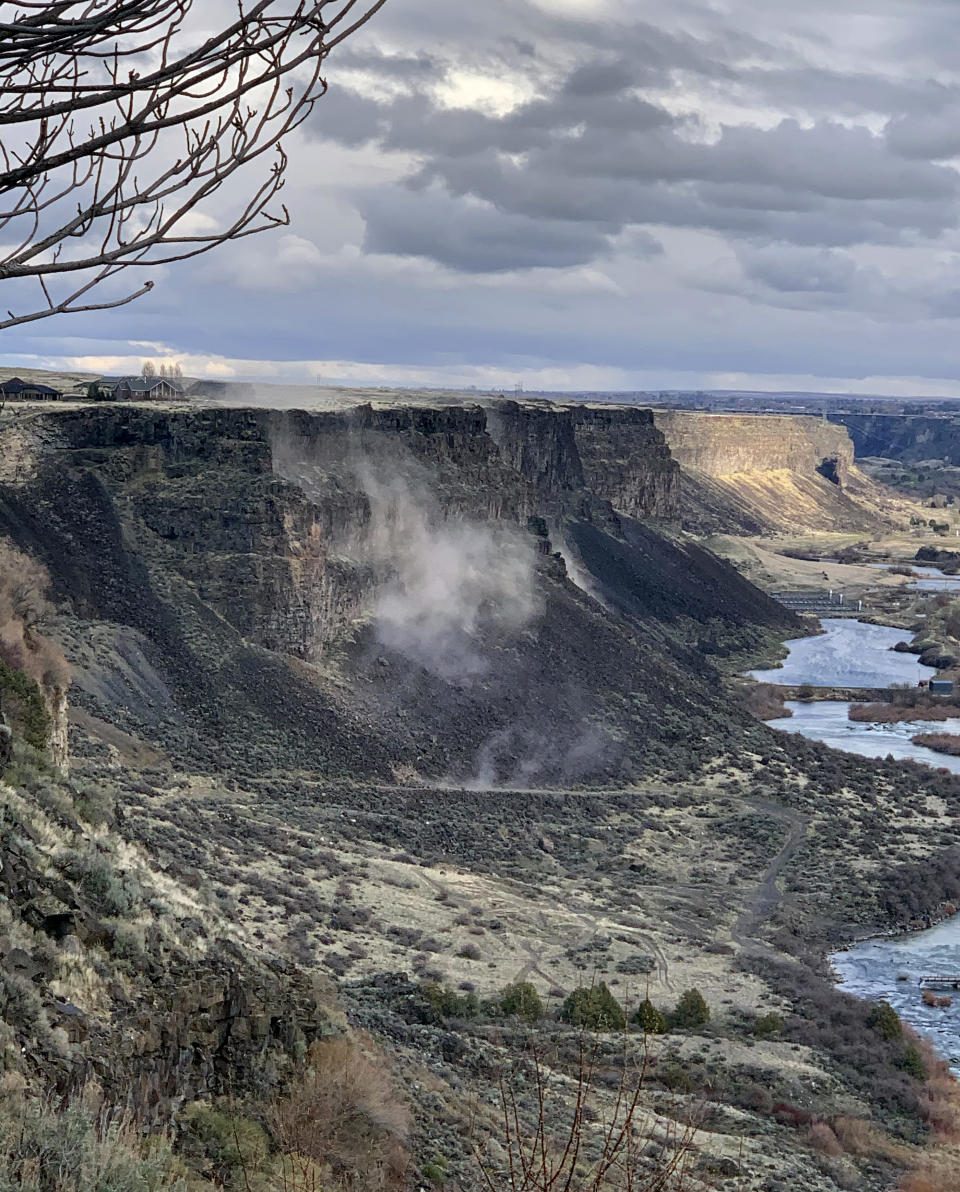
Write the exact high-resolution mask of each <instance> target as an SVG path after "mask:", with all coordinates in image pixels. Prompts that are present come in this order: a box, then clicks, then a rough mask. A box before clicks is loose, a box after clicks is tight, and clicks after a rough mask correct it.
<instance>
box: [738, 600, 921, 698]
mask: <svg viewBox="0 0 960 1192" xmlns="http://www.w3.org/2000/svg"><path fill="white" fill-rule="evenodd" d="M820 624H821V625H822V626H823V629H824V632H823V633H822V634H821V635H820V636H818V637H799V638H792V639H791V640H790V641H788V642H786V643H785V644H786V646H787V648H788V649H789V651H790V653H789V655H788V657H787V658H786V660H785V661H784V663H783V666H782V667H777V668H775V669H771V670H754V671H750V675H751V677H752V678H754V679H757V680H759V681H760V682H761V683H774V684H776V686H777V687H799V686H800V684H801V683H809V684H811V685H812V686H813V687H889V686H891V684H893V683H907V684H909V685H910V686H911V687H916V685H917V683H919V681H920V680H921V679H929V678H931V676H932V675H933V674H934V673H935V672H934V670H933V669H932V668H931V667H929V666H921V665H920V663H919V662H918V661H917V659H916V657H915V656H914V655H913V654H898V653H897V652H896V651H895V650H894V649H893V647H894V646H895V645H896V644H897V642H901V641H903V640H904V638H909V636H910V634H909V633H906V632H905V631H904V630H903V629H891V628H890V627H889V626H888V625H868V624H867V622H866V621H854V620H851V619H849V618H843V617H826V618H824V620H823V621H821V622H820Z"/></svg>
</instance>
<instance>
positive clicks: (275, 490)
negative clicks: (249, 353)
mask: <svg viewBox="0 0 960 1192" xmlns="http://www.w3.org/2000/svg"><path fill="white" fill-rule="evenodd" d="M3 438H4V448H5V450H4V459H5V461H6V463H5V467H4V471H3V474H2V477H0V480H2V484H0V532H2V533H4V534H5V535H7V536H9V537H10V538H11V539H12V540H13V541H14V542H16V543H17V544H18V546H19V547H20V549H22V550H24V551H26V552H28V553H30V554H31V555H33V556H35V557H37V558H39V559H41V560H42V561H43V562H44V563H45V564H46V566H47V567H48V569H49V570H50V573H51V575H52V576H53V580H54V585H55V590H56V595H57V597H58V599H59V601H60V604H61V607H62V608H64V609H65V610H67V611H66V612H65V613H64V615H63V617H62V623H61V625H60V630H59V634H60V636H61V638H62V639H63V643H64V646H65V648H66V649H67V652H68V654H69V656H70V658H71V662H72V664H73V666H74V669H75V675H76V679H75V691H74V702H80V703H83V704H84V705H85V707H86V710H87V712H88V713H89V714H91V715H94V716H98V717H102V718H104V719H106V720H116V719H117V718H120V719H121V720H124V721H126V723H127V727H130V728H132V729H134V730H135V731H137V732H140V731H143V730H144V727H145V726H147V728H149V730H150V731H151V732H152V733H153V734H154V735H155V736H157V737H158V739H160V738H162V739H165V740H167V741H168V742H169V741H171V740H173V741H176V742H178V743H179V747H187V745H189V746H190V748H191V749H192V750H193V752H194V754H201V755H206V756H207V757H209V759H210V761H211V764H213V763H214V761H216V763H217V764H223V760H224V750H223V748H222V743H223V740H224V736H225V735H226V736H227V737H229V740H230V749H229V750H227V754H228V755H229V754H230V751H231V750H232V751H235V752H236V754H237V756H238V757H241V756H248V755H254V754H258V753H259V754H260V755H262V754H263V753H264V751H266V753H267V754H268V755H269V754H271V751H272V753H273V755H275V756H276V757H277V758H283V759H284V760H285V762H289V761H290V758H291V757H295V758H299V759H300V761H301V762H302V763H303V764H309V765H311V766H313V767H316V768H319V769H321V770H329V771H332V772H335V773H346V772H350V771H353V770H359V771H363V772H366V773H375V774H379V775H384V774H389V773H390V772H391V767H394V768H395V767H396V766H397V765H403V766H411V767H413V768H415V769H416V770H417V771H418V772H421V771H422V772H427V773H431V774H433V775H435V776H440V775H443V774H446V773H448V772H451V771H453V772H460V773H463V772H464V769H465V768H467V769H468V770H470V769H472V768H475V767H476V766H477V765H479V764H481V761H480V760H478V759H481V755H482V759H483V762H482V764H484V765H486V759H488V757H489V754H490V748H489V745H490V741H491V739H492V738H496V737H497V734H503V737H502V740H501V739H500V738H497V739H498V740H500V744H499V745H497V747H496V749H495V750H494V753H495V754H496V753H498V752H499V753H502V755H503V757H504V758H507V757H509V756H512V755H515V754H516V752H517V751H518V749H519V750H520V752H523V747H521V746H519V745H518V744H517V742H518V740H523V741H528V742H536V749H537V750H539V751H541V752H542V751H543V748H544V747H543V745H542V740H541V739H542V737H543V732H544V727H545V725H546V724H547V723H550V724H551V735H552V736H555V730H556V728H557V726H558V725H559V726H562V725H564V724H566V725H568V726H569V727H570V728H571V731H573V729H574V727H575V726H579V725H580V721H581V720H582V710H583V707H584V702H585V697H589V698H587V701H586V702H588V703H589V702H590V700H592V699H593V696H594V695H595V694H597V693H598V688H600V687H602V688H603V692H602V694H601V695H600V699H601V702H604V701H607V700H610V699H613V700H614V702H617V701H618V700H619V699H621V698H622V697H621V696H618V695H617V694H616V693H617V692H618V691H620V689H623V693H624V694H625V693H626V691H628V690H629V689H630V686H631V680H630V678H629V674H628V672H625V671H624V670H623V668H622V666H621V662H622V649H623V648H627V649H628V651H629V650H637V649H638V648H639V643H638V642H637V640H636V639H632V640H631V642H630V643H628V644H627V646H626V647H624V645H623V643H622V642H620V641H619V640H618V633H619V631H618V630H617V629H616V628H615V627H614V626H611V625H610V624H608V623H606V622H604V623H603V624H601V623H600V621H601V620H602V618H601V617H600V616H599V614H600V612H601V610H600V609H599V608H598V607H597V606H595V605H591V603H590V601H589V599H588V598H587V597H586V596H585V595H584V593H583V592H582V591H581V590H580V589H578V588H577V587H576V586H575V585H574V584H572V583H571V582H570V580H569V579H568V577H567V574H566V569H565V565H564V562H563V560H562V559H561V558H560V557H559V556H553V555H552V554H551V547H550V542H549V534H550V533H551V532H553V531H556V532H557V539H558V541H560V540H561V539H562V540H563V541H564V542H565V543H566V546H567V552H568V559H569V561H570V563H571V565H572V566H573V567H574V569H575V570H577V569H579V568H580V567H581V563H582V560H580V559H579V558H578V557H577V556H578V554H579V549H580V548H579V546H578V544H579V543H581V542H583V541H585V539H584V538H583V535H581V534H579V533H578V532H577V533H574V532H568V531H570V528H571V527H572V526H575V525H580V524H588V525H590V526H591V527H592V529H593V531H594V533H595V535H596V534H599V535H600V536H601V540H602V541H606V540H607V539H609V540H610V541H611V542H612V541H615V540H616V541H617V542H618V543H619V544H620V548H622V549H623V550H626V551H627V554H628V556H629V558H628V559H627V562H626V566H627V569H628V570H629V568H630V567H632V568H633V570H634V571H635V573H636V574H637V575H641V574H642V575H643V576H645V577H646V584H647V587H645V588H644V591H647V590H649V595H648V596H645V597H643V598H642V599H640V600H639V602H638V600H637V599H636V598H635V597H634V598H632V601H631V604H630V615H631V616H633V617H636V618H642V617H644V616H647V617H650V618H653V620H654V621H657V625H652V627H651V628H647V629H646V630H645V631H646V632H649V633H652V634H659V633H662V624H663V623H667V622H669V623H670V624H671V625H672V626H673V628H672V629H671V641H670V643H669V644H668V645H664V644H663V643H661V644H660V645H659V646H658V648H657V650H656V651H655V653H654V657H652V658H647V659H646V660H645V661H644V663H642V664H641V663H640V662H639V661H638V663H637V665H638V666H640V665H644V666H646V668H647V671H648V676H656V683H655V685H656V686H657V687H658V689H662V691H663V693H664V698H665V699H667V700H668V701H669V700H671V699H674V698H675V699H678V700H681V701H682V700H683V699H685V698H686V697H685V696H684V695H683V689H684V687H685V686H688V685H689V680H688V679H685V678H684V677H683V673H682V666H681V665H680V663H678V662H677V661H676V657H675V651H676V650H677V649H682V648H684V647H685V645H686V644H687V643H689V644H690V645H694V644H695V643H696V642H697V641H698V640H699V639H700V637H701V636H703V635H704V634H706V635H707V636H709V638H710V640H711V642H715V640H716V638H717V632H716V629H717V621H716V615H717V607H719V608H720V609H721V612H720V616H721V618H726V623H727V624H728V626H729V630H730V634H731V635H732V636H731V640H730V641H729V642H728V643H727V647H726V648H734V643H733V638H735V637H736V636H737V635H738V634H739V633H740V632H741V629H740V627H741V626H742V625H743V624H744V623H752V624H753V625H760V626H768V627H769V626H774V625H781V626H782V625H783V623H784V613H783V611H782V610H780V609H779V608H778V606H776V605H774V604H772V602H770V601H769V600H767V599H766V598H765V597H763V596H762V595H761V594H760V593H759V592H757V591H756V589H754V588H752V587H751V586H750V585H749V584H747V583H745V582H744V581H743V580H742V579H740V577H739V576H738V575H737V573H736V572H735V571H733V570H732V569H731V568H729V567H727V566H726V565H723V564H718V563H717V561H716V560H715V559H713V557H712V556H708V555H707V554H706V553H705V552H700V551H698V550H697V548H695V547H694V546H692V545H690V544H687V545H684V544H681V543H679V542H676V541H674V540H671V539H670V538H668V537H664V536H663V535H661V534H660V533H659V532H655V531H645V532H644V534H643V535H642V538H643V541H642V543H641V541H640V537H639V536H638V535H639V531H637V532H633V531H632V530H630V532H629V533H628V530H629V528H630V527H631V526H632V525H633V524H634V521H635V519H636V518H647V519H655V520H656V519H662V518H668V517H670V516H671V515H672V514H674V513H675V512H676V509H677V502H678V469H677V466H676V464H675V463H674V461H673V460H672V459H671V458H670V454H669V451H668V449H667V447H666V445H665V443H664V440H663V436H662V435H661V433H660V432H659V431H658V430H657V428H656V427H655V425H654V422H653V418H652V416H651V415H650V413H649V411H642V410H632V409H630V410H616V409H614V410H609V411H608V410H595V409H575V408H559V409H556V410H554V409H545V408H541V407H536V406H534V407H526V406H523V405H520V404H518V403H513V402H505V403H501V404H499V405H497V406H495V407H494V408H492V409H482V408H480V407H449V408H429V409H420V408H416V407H411V406H405V407H404V406H397V407H389V408H386V407H385V408H374V407H371V406H359V407H357V408H355V409H353V410H348V411H342V412H336V413H315V414H314V413H304V412H298V411H267V410H247V409H176V410H174V409H171V410H158V409H148V408H141V407H133V406H115V407H99V408H93V407H91V408H79V409H77V408H74V409H63V410H49V411H42V412H36V413H33V414H29V415H23V416H21V417H20V418H18V419H17V420H16V421H11V422H8V423H7V425H6V427H5V428H4V430H3ZM551 527H552V530H551ZM631 542H632V545H631ZM618 549H619V548H618ZM638 552H639V553H638ZM589 554H590V557H591V558H592V559H595V560H596V559H601V558H602V557H603V556H604V551H603V549H602V546H600V547H598V544H597V541H596V540H595V537H594V538H591V539H590V551H589ZM641 558H642V559H643V565H642V566H641V564H640V561H639V560H640V559H641ZM587 570H588V571H589V570H590V567H588V568H587ZM600 570H601V571H602V570H603V568H600ZM626 574H627V571H624V570H623V569H622V568H621V570H620V571H618V572H617V576H619V577H620V578H619V579H618V578H617V577H616V576H614V577H613V578H611V577H610V576H609V575H607V576H606V577H605V578H604V579H603V580H602V582H601V581H598V583H600V586H601V587H604V588H605V589H609V588H610V586H611V584H612V585H613V588H615V587H616V584H617V583H618V582H624V581H623V576H624V575H626ZM691 576H694V577H698V583H695V584H693V585H691V583H690V577H691ZM658 577H659V579H660V580H662V581H664V582H667V583H668V587H667V589H666V595H664V591H661V590H660V589H659V588H658ZM666 577H669V579H668V580H667V578H666ZM589 586H590V581H589V577H588V587H589ZM711 593H714V594H716V596H717V600H716V601H714V600H712V599H711V595H710V594H711ZM731 594H732V595H731ZM613 596H614V597H615V596H616V593H615V591H614V592H613ZM614 603H616V600H614ZM651 624H652V623H651ZM658 626H659V627H658ZM680 626H682V630H681V628H680ZM723 636H724V633H723V632H721V634H720V637H721V638H722V637H723ZM578 641H582V644H583V657H582V658H581V657H580V656H579V655H578V653H577V642H578ZM438 643H439V644H438ZM477 643H479V645H478V644H477ZM741 644H742V643H741ZM723 648H724V647H723V646H721V651H722V649H723ZM591 653H592V654H593V658H592V661H591V660H588V657H587V655H588V654H591ZM605 659H606V661H604V660H605ZM295 660H296V661H297V662H298V663H302V664H303V666H300V667H299V669H298V665H296V664H295ZM607 662H609V668H608V667H607ZM678 667H679V669H678ZM479 676H485V677H484V678H483V680H482V681H479V678H478V677H479ZM534 691H536V692H537V693H539V694H538V695H537V696H536V698H534V696H533V694H532V693H533V692H534ZM718 707H719V703H718ZM618 716H619V718H620V719H621V720H622V719H623V717H624V713H622V712H621V713H618V714H616V715H615V716H614V719H615V720H616V719H617V718H618ZM551 717H552V718H553V719H552V720H551ZM628 719H630V720H631V723H633V717H632V713H631V715H630V717H628ZM657 722H658V718H657V716H656V714H655V701H652V702H651V704H650V710H649V712H648V713H646V714H645V718H644V723H645V725H646V727H645V728H644V730H643V739H644V740H646V734H647V733H648V732H649V733H653V734H654V735H655V734H656V731H657V730H656V724H657ZM244 724H245V725H246V726H247V728H248V732H247V734H246V737H247V739H246V740H243V739H238V736H237V733H238V726H239V725H244ZM580 731H581V730H580V728H579V727H577V728H576V732H577V733H578V734H579V733H580ZM624 731H625V733H626V737H625V738H624V740H621V741H620V742H619V743H617V744H616V746H615V747H611V749H607V746H606V745H604V746H603V747H602V748H599V749H598V750H596V751H595V754H591V755H590V758H589V764H588V766H587V768H588V769H589V766H590V765H594V764H595V763H596V764H595V770H596V774H597V776H601V775H603V774H604V773H606V774H611V773H613V772H614V771H616V770H617V769H618V767H621V766H623V765H627V764H628V760H627V759H629V764H631V765H632V764H637V763H638V762H642V756H641V753H640V752H638V750H637V749H636V748H632V747H630V746H629V744H628V743H627V744H625V743H624V741H625V740H626V741H627V742H628V741H629V736H630V734H629V732H626V729H625V730H624ZM243 735H244V734H241V736H243ZM558 740H559V738H557V739H555V740H554V743H552V744H550V745H549V747H548V748H546V755H549V759H552V760H543V759H541V761H542V764H541V762H540V761H538V762H537V765H538V766H539V767H540V770H541V771H542V774H543V776H544V778H546V777H548V776H549V775H550V774H553V776H554V777H557V776H558V775H559V774H560V773H561V772H562V770H563V768H564V765H565V763H564V762H563V759H562V757H561V756H560V754H561V753H562V750H561V749H560V745H559V744H558ZM638 742H639V738H637V740H636V742H635V744H636V743H638Z"/></svg>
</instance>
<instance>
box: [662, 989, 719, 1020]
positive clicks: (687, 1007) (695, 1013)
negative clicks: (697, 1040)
mask: <svg viewBox="0 0 960 1192" xmlns="http://www.w3.org/2000/svg"><path fill="white" fill-rule="evenodd" d="M709 1021H710V1007H709V1006H708V1005H707V1003H706V1002H705V1001H704V1000H703V994H702V993H701V992H700V990H699V989H688V990H687V991H686V992H685V993H682V994H681V995H680V1000H679V1001H678V1002H677V1008H676V1009H675V1010H674V1011H673V1013H672V1014H670V1015H668V1017H667V1022H668V1023H669V1025H670V1026H671V1027H672V1028H677V1029H679V1030H693V1029H695V1028H696V1027H698V1026H703V1025H704V1024H705V1023H707V1022H709Z"/></svg>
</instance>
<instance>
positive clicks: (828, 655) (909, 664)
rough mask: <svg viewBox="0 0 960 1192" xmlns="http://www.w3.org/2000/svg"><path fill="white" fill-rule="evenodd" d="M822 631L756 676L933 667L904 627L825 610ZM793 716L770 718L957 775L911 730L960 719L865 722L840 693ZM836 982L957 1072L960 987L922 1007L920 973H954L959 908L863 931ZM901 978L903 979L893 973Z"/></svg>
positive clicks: (911, 674)
mask: <svg viewBox="0 0 960 1192" xmlns="http://www.w3.org/2000/svg"><path fill="white" fill-rule="evenodd" d="M823 626H824V629H825V630H826V632H825V633H824V634H823V635H822V636H820V637H808V638H799V639H796V640H794V641H789V642H787V643H786V644H787V646H788V647H789V650H790V654H789V656H788V658H787V659H786V662H785V664H784V666H783V668H782V669H777V670H766V671H752V672H751V674H752V675H753V677H754V678H756V679H760V680H761V681H763V682H767V683H775V684H777V685H779V686H794V685H799V684H800V683H810V684H812V685H814V686H825V687H834V686H836V687H884V686H887V685H888V684H890V683H905V682H906V683H911V684H915V683H916V682H917V679H918V678H919V677H920V676H921V675H922V676H923V677H929V675H931V674H932V673H933V672H932V671H931V670H930V668H929V667H921V666H920V665H919V663H918V662H917V660H916V658H914V657H913V655H910V654H898V653H896V652H895V651H893V650H891V648H890V647H891V646H893V645H895V644H896V643H897V642H898V641H901V640H902V639H903V637H904V634H903V631H902V630H899V629H890V628H887V627H885V626H878V625H866V624H865V623H863V622H860V621H853V620H840V619H830V620H825V621H824V622H823ZM787 707H788V708H789V709H790V711H791V712H792V713H793V716H792V717H791V718H789V719H778V720H771V721H768V723H769V724H770V725H771V726H772V727H774V728H777V729H780V730H782V731H784V732H792V733H802V734H803V736H805V737H810V738H812V739H813V740H815V741H822V742H823V743H824V744H826V745H831V746H833V748H835V749H841V750H843V751H844V752H846V753H856V754H859V755H860V756H862V757H887V756H888V755H891V756H893V757H894V758H896V759H898V760H903V761H906V760H911V761H918V762H926V763H927V764H929V765H931V766H940V767H943V768H945V769H948V770H951V771H952V772H953V773H955V774H960V758H957V757H948V756H946V755H944V754H940V753H935V752H934V751H933V750H931V749H925V748H924V747H923V746H918V745H913V744H912V743H911V741H910V738H911V736H914V735H916V734H917V733H921V732H948V733H960V719H955V720H946V721H924V722H915V723H912V724H906V723H902V724H861V723H858V722H854V721H851V720H850V719H849V717H848V712H849V709H850V705H849V704H848V703H840V702H837V701H822V702H814V703H796V702H793V703H788V704H787ZM831 962H832V964H833V967H834V969H835V971H836V973H837V976H838V979H839V983H840V986H841V988H843V989H845V990H847V992H849V993H852V994H855V995H856V996H858V997H863V998H867V999H869V1000H871V1001H877V1000H879V999H883V1000H885V1001H888V1002H889V1003H890V1005H891V1006H893V1008H894V1009H895V1010H896V1011H897V1013H898V1014H900V1016H901V1017H902V1018H903V1020H904V1021H905V1022H908V1023H910V1025H911V1026H913V1027H915V1028H916V1029H917V1030H918V1031H921V1032H922V1033H923V1034H925V1035H927V1036H929V1038H930V1039H931V1041H932V1042H933V1043H934V1045H935V1046H936V1048H937V1051H938V1052H939V1053H940V1055H942V1056H943V1057H944V1058H945V1059H946V1060H947V1061H948V1062H949V1063H950V1064H951V1066H952V1067H953V1069H954V1071H955V1072H956V1073H957V1074H958V1075H960V992H958V993H957V995H956V1005H955V1006H954V1007H951V1008H950V1009H949V1010H938V1009H934V1008H931V1007H927V1006H924V1004H923V1001H922V999H921V996H920V989H919V987H918V980H919V978H920V977H921V976H924V975H931V974H939V973H951V974H952V973H957V974H960V916H957V917H955V918H953V919H949V920H948V921H947V922H945V923H941V924H940V925H939V926H938V927H935V928H933V929H932V930H930V931H924V932H918V933H916V934H914V935H905V936H900V937H897V938H895V939H882V940H868V941H866V942H864V943H861V944H857V945H855V946H854V947H853V948H851V949H850V950H849V951H846V952H838V953H836V954H835V955H834V956H832V957H831ZM901 977H906V978H907V979H906V980H900V979H899V978H901Z"/></svg>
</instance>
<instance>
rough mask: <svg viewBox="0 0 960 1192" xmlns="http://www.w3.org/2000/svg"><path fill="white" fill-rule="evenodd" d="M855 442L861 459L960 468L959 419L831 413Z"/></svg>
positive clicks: (918, 415)
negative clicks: (929, 462)
mask: <svg viewBox="0 0 960 1192" xmlns="http://www.w3.org/2000/svg"><path fill="white" fill-rule="evenodd" d="M829 417H830V421H831V422H834V423H836V424H837V425H839V426H843V427H844V428H845V429H846V430H847V432H848V433H849V435H850V438H851V439H852V440H853V444H854V447H855V448H856V453H857V455H858V457H861V458H864V457H875V458H880V459H897V460H903V462H904V463H919V462H921V461H923V460H942V461H943V462H944V463H947V464H952V465H953V466H954V467H957V466H960V419H958V418H956V417H951V416H946V417H936V418H935V417H931V416H928V415H922V414H916V415H914V414H831V415H830V416H829Z"/></svg>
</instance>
